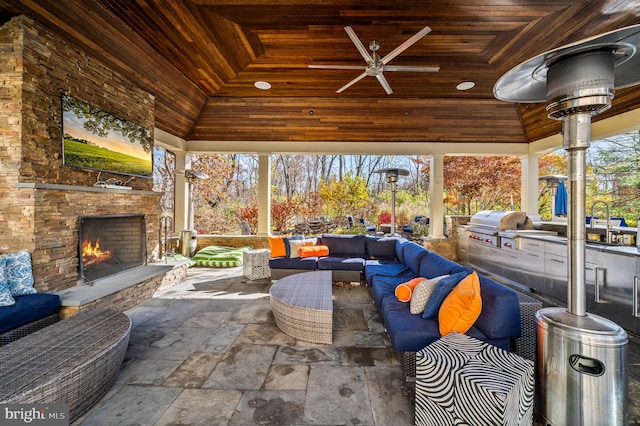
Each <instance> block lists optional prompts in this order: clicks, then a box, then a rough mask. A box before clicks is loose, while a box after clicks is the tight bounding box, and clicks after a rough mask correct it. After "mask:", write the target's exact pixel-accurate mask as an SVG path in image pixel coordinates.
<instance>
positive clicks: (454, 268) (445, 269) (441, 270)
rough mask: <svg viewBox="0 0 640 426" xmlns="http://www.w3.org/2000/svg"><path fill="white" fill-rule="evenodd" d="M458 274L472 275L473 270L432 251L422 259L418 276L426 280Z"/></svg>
mask: <svg viewBox="0 0 640 426" xmlns="http://www.w3.org/2000/svg"><path fill="white" fill-rule="evenodd" d="M458 272H468V273H470V272H472V270H471V269H470V268H468V267H466V266H462V265H460V264H458V263H456V262H454V261H453V260H450V259H447V258H446V257H443V256H440V255H439V254H438V253H434V252H432V251H430V252H427V254H426V255H425V256H423V257H422V258H421V259H420V266H419V268H418V274H417V275H418V276H421V277H425V278H434V277H439V276H440V275H453V274H457V273H458Z"/></svg>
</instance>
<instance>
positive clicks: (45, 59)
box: [0, 16, 186, 313]
mask: <svg viewBox="0 0 640 426" xmlns="http://www.w3.org/2000/svg"><path fill="white" fill-rule="evenodd" d="M0 79H1V80H2V81H3V90H2V92H0V128H2V129H3V131H2V132H0V253H6V252H16V251H18V250H22V249H28V250H29V251H30V252H31V259H32V264H33V275H34V279H35V287H36V289H37V290H38V291H40V292H55V293H58V294H61V295H62V294H63V293H64V297H63V307H64V308H65V309H67V308H68V309H69V311H70V312H71V311H72V310H75V311H77V310H79V309H84V308H85V307H87V306H96V305H99V306H109V307H113V308H116V309H121V310H124V309H128V308H129V307H131V306H134V305H135V304H137V303H139V302H141V301H142V300H144V299H145V298H148V297H150V296H151V295H153V293H154V292H155V291H156V290H157V289H158V288H160V287H161V286H163V285H165V284H164V283H165V282H166V281H167V279H166V277H167V275H168V274H171V273H173V271H172V270H171V269H172V268H171V265H169V266H165V267H160V266H157V265H153V262H155V260H157V257H158V249H159V242H158V240H159V223H160V214H161V208H160V198H161V195H162V194H161V193H160V192H157V191H154V190H153V180H152V179H145V178H134V179H129V178H128V177H126V176H125V177H124V179H123V176H122V175H117V174H111V173H102V176H100V174H99V172H97V171H94V170H86V169H80V168H73V167H68V166H66V165H65V164H64V163H63V152H62V140H63V134H62V105H61V96H62V95H64V94H67V95H72V96H73V97H74V98H76V99H78V100H81V101H83V102H86V103H89V104H91V105H94V106H96V107H97V108H99V109H101V110H103V111H107V112H109V113H111V114H113V115H115V116H118V117H121V118H123V119H125V120H128V121H131V122H133V123H135V124H137V125H139V126H141V127H143V128H146V129H150V130H153V128H154V98H153V96H152V95H151V94H149V93H147V92H145V91H144V90H142V89H141V88H139V87H137V86H135V85H134V84H132V82H131V81H129V80H128V79H127V78H126V76H123V75H120V74H118V73H117V72H114V70H112V69H110V68H108V67H107V66H105V65H104V64H103V63H101V62H100V61H99V60H97V59H96V58H94V57H92V56H91V55H90V54H88V53H87V52H83V51H80V50H78V49H77V48H75V47H74V46H72V45H70V44H69V43H67V42H66V41H65V40H64V39H63V38H61V37H60V36H58V35H57V34H55V33H53V32H52V31H50V30H49V29H47V28H44V27H42V26H41V25H39V24H38V23H37V22H35V21H34V20H32V19H30V18H28V17H25V16H18V17H14V18H12V19H11V20H10V21H8V22H6V23H5V24H3V25H2V26H0ZM152 136H153V135H152ZM109 178H113V179H117V180H125V179H126V180H127V188H122V189H120V188H118V187H109V188H104V187H100V186H96V183H97V182H98V181H99V180H106V179H109ZM116 216H117V217H120V218H121V219H125V218H134V217H135V218H136V219H135V220H136V221H138V223H137V224H135V225H133V224H128V225H127V226H133V227H135V228H136V231H135V232H136V233H137V236H136V237H135V240H136V243H135V244H136V245H137V247H136V249H135V252H136V254H132V255H129V254H127V255H126V256H125V255H123V254H118V261H117V262H116V263H120V264H121V265H122V267H124V268H127V269H126V270H124V271H121V272H118V273H116V274H115V275H114V274H111V271H109V276H111V277H118V279H116V280H115V281H116V283H115V284H112V285H111V288H110V289H109V285H102V283H100V286H98V285H94V286H91V285H84V286H81V285H79V284H81V283H82V281H83V280H84V281H85V282H87V283H92V282H94V281H96V280H98V281H102V280H108V279H109V278H108V277H106V276H105V277H104V278H103V277H100V275H102V274H103V272H104V271H100V272H96V273H95V275H94V271H93V270H91V268H89V267H90V266H91V265H87V262H84V263H81V258H80V254H79V253H80V249H79V248H80V247H81V244H82V241H81V239H80V233H81V232H82V234H83V238H84V236H86V234H88V233H90V231H88V230H86V229H82V230H81V227H82V225H83V224H82V223H81V222H83V221H84V222H85V223H86V222H87V221H90V219H89V218H93V217H103V218H105V217H116ZM140 218H142V219H140ZM127 220H129V219H127ZM91 232H93V231H91ZM109 237H110V236H107V235H102V236H100V244H101V247H102V248H103V249H105V246H104V244H107V243H108V244H111V243H112V242H113V241H111V240H109ZM123 244H124V243H123ZM127 244H128V243H127ZM121 249H122V248H121V247H119V248H116V249H114V250H116V251H120V250H121ZM130 257H131V258H133V260H132V262H133V264H137V265H138V266H134V267H131V268H130V266H131V265H130V263H129V262H130V260H131V259H129V258H130ZM125 258H126V259H127V260H123V259H125ZM94 263H95V262H94ZM110 268H111V267H110ZM140 270H142V271H140ZM134 271H135V274H137V275H136V276H134V277H130V276H129V275H131V274H134ZM185 271H186V269H185ZM123 274H127V278H120V277H121V276H122V275H123ZM98 287H100V288H101V289H100V290H99V291H98ZM102 289H105V290H102ZM106 289H109V290H108V291H107V290H106ZM91 292H92V293H94V294H92V295H90V296H89V295H87V293H91ZM65 298H67V299H66V300H65ZM69 299H72V300H69ZM74 301H76V302H77V304H75V305H71V302H74ZM65 304H66V305H65ZM71 313H72V312H71Z"/></svg>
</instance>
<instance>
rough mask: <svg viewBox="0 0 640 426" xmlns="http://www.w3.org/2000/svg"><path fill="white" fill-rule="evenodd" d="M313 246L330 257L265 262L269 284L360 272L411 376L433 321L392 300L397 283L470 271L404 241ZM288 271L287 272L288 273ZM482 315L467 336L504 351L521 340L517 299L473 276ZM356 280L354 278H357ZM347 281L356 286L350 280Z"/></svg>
mask: <svg viewBox="0 0 640 426" xmlns="http://www.w3.org/2000/svg"><path fill="white" fill-rule="evenodd" d="M316 245H326V246H327V247H329V255H328V256H326V257H315V258H304V259H300V258H294V259H288V258H276V259H271V260H270V262H269V263H270V266H271V268H272V276H271V278H272V279H277V278H274V270H275V271H276V276H278V275H279V274H282V273H287V272H289V273H295V272H301V271H310V270H319V269H325V270H327V269H329V270H332V271H334V280H335V276H336V275H335V273H336V272H337V276H342V274H343V273H344V272H345V271H346V272H348V273H349V275H348V276H349V277H350V278H353V277H359V274H360V273H362V274H363V277H364V280H365V282H366V284H367V285H368V286H369V288H370V290H371V294H372V297H373V299H374V301H375V303H376V305H377V307H378V309H379V311H380V314H381V317H382V320H383V321H384V325H385V327H386V329H387V333H388V335H389V338H390V339H391V343H392V345H393V347H394V348H395V350H396V351H398V352H399V353H401V355H402V356H401V359H402V361H403V366H404V368H405V374H406V375H407V376H408V377H412V376H415V353H416V352H417V351H419V350H420V349H422V348H424V347H425V346H427V345H429V344H431V343H433V342H434V341H436V340H438V339H439V338H440V337H441V336H440V331H439V325H438V320H437V318H435V319H422V316H421V315H415V314H412V313H411V312H410V310H409V303H405V302H400V301H399V300H398V298H397V297H396V296H395V289H396V287H397V286H398V285H399V284H402V283H404V282H407V281H409V280H411V279H413V278H416V277H423V278H435V277H438V276H441V275H452V274H455V273H457V272H463V271H464V272H468V273H471V272H473V271H472V269H470V268H468V267H466V266H462V265H460V264H458V263H456V262H454V261H452V260H449V259H446V258H444V257H442V256H440V255H439V254H437V253H434V252H431V251H428V250H427V249H426V248H424V247H422V246H420V245H418V244H416V243H414V242H411V241H408V240H406V239H403V238H375V237H371V236H363V235H323V236H322V237H320V239H319V241H318V242H317V243H316ZM287 267H291V268H292V269H289V270H288V271H287V269H286V268H287ZM478 277H479V281H480V293H481V298H482V312H481V313H480V316H479V318H478V319H477V320H476V322H475V324H474V325H473V326H472V327H471V329H470V330H469V331H468V332H467V333H466V334H467V335H469V336H472V337H475V338H477V339H479V340H482V341H484V342H487V343H490V344H492V345H495V346H498V347H500V348H502V349H505V350H509V349H510V347H511V343H512V342H513V340H514V339H516V338H518V337H520V335H521V327H520V323H521V318H520V306H519V301H518V296H517V294H516V292H515V291H513V290H512V289H510V288H508V287H506V286H504V285H502V284H499V283H497V282H496V281H494V280H492V279H490V278H488V277H486V276H484V275H482V274H478ZM357 280H358V281H359V279H357ZM348 281H356V280H354V279H349V280H348Z"/></svg>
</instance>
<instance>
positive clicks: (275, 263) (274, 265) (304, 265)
mask: <svg viewBox="0 0 640 426" xmlns="http://www.w3.org/2000/svg"><path fill="white" fill-rule="evenodd" d="M317 262H318V257H317V256H311V257H294V258H293V259H292V258H290V257H275V258H272V259H269V268H271V269H303V270H306V271H315V270H316V266H317Z"/></svg>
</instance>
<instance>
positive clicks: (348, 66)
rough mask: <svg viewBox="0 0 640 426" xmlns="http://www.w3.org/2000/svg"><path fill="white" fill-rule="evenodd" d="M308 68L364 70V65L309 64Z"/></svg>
mask: <svg viewBox="0 0 640 426" xmlns="http://www.w3.org/2000/svg"><path fill="white" fill-rule="evenodd" d="M309 68H315V69H321V70H365V69H367V67H366V66H364V65H362V66H356V65H309Z"/></svg>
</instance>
